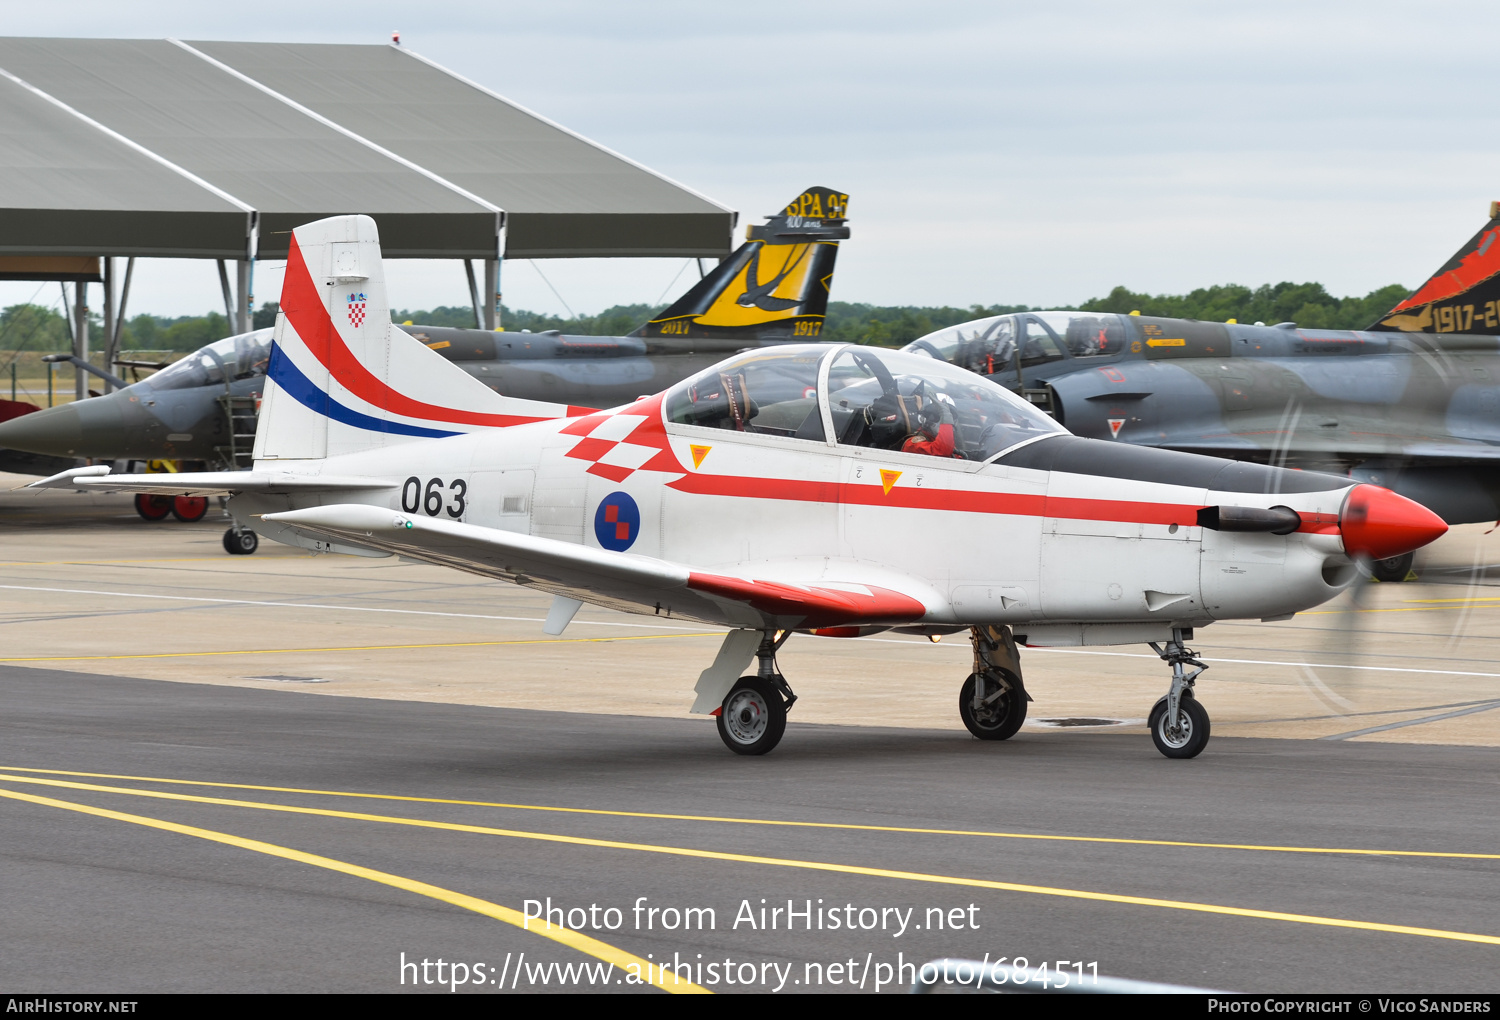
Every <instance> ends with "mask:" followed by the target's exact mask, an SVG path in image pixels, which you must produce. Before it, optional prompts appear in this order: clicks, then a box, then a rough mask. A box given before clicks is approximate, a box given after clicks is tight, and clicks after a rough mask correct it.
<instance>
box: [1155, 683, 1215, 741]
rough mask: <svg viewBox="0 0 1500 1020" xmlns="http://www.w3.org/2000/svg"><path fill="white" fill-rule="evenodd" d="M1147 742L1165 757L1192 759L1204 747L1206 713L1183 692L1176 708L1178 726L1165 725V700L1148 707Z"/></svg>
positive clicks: (1206, 725) (1187, 693) (1196, 701)
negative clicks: (1148, 729)
mask: <svg viewBox="0 0 1500 1020" xmlns="http://www.w3.org/2000/svg"><path fill="white" fill-rule="evenodd" d="M1148 725H1150V727H1151V740H1152V742H1153V743H1155V744H1156V749H1157V750H1158V751H1160V752H1161V753H1162V754H1164V755H1166V756H1167V757H1168V758H1196V757H1197V756H1198V753H1199V752H1200V751H1202V750H1203V748H1204V747H1206V746H1207V745H1208V713H1207V712H1206V711H1204V708H1203V706H1202V705H1200V704H1198V699H1197V698H1195V697H1193V693H1192V691H1184V692H1183V693H1182V698H1181V701H1180V702H1179V706H1178V725H1176V726H1172V725H1169V724H1168V723H1167V699H1166V698H1162V699H1161V700H1160V701H1158V702H1157V703H1156V704H1155V705H1152V706H1151V715H1150V718H1149V719H1148Z"/></svg>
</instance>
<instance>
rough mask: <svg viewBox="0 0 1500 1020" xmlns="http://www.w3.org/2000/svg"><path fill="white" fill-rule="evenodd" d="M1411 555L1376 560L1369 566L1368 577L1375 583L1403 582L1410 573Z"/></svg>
mask: <svg viewBox="0 0 1500 1020" xmlns="http://www.w3.org/2000/svg"><path fill="white" fill-rule="evenodd" d="M1412 556H1413V554H1412V553H1406V554H1405V555H1403V556H1392V557H1391V558H1390V559H1386V560H1376V561H1375V562H1373V563H1371V564H1370V576H1371V577H1373V578H1375V580H1377V581H1387V582H1389V581H1404V580H1406V577H1407V575H1408V574H1410V573H1411V563H1412Z"/></svg>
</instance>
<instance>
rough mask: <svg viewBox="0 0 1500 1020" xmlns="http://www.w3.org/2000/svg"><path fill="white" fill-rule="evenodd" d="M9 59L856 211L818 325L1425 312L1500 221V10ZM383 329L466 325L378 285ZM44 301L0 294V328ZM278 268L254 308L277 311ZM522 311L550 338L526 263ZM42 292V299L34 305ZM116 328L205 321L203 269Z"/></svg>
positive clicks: (614, 14)
mask: <svg viewBox="0 0 1500 1020" xmlns="http://www.w3.org/2000/svg"><path fill="white" fill-rule="evenodd" d="M0 14H3V15H4V18H3V21H0V24H3V26H4V31H5V32H6V33H7V34H12V35H69V36H79V35H82V36H97V37H125V36H131V37H147V38H153V37H154V38H159V37H164V36H169V35H171V36H177V37H180V38H187V39H195V38H196V39H234V40H256V41H295V42H345V43H379V42H384V41H386V40H387V39H388V38H389V35H390V32H391V30H392V29H400V30H401V33H402V41H403V43H404V44H405V45H407V46H408V47H410V48H411V49H414V50H416V51H418V52H420V53H422V54H423V55H425V56H427V57H429V58H431V59H433V60H435V61H437V62H439V63H442V64H444V65H446V66H448V67H451V68H453V69H454V70H456V71H458V72H460V73H462V74H464V75H467V76H468V77H471V78H474V79H476V80H478V81H479V82H481V83H483V84H484V85H487V86H489V87H490V88H492V89H495V90H496V91H498V92H500V93H501V94H503V95H505V96H508V97H510V98H512V99H514V100H515V101H517V102H519V103H521V104H523V105H525V106H528V107H530V108H532V109H534V110H537V111H538V112H540V113H543V114H545V115H547V116H549V117H551V118H553V119H554V120H557V121H560V122H561V123H563V124H565V125H567V126H568V127H571V128H573V129H574V130H576V131H579V132H581V133H582V134H584V135H586V136H588V137H591V138H593V139H595V140H597V141H599V142H601V143H603V144H605V145H607V146H609V147H611V148H613V149H616V150H617V151H619V152H622V153H624V154H626V155H628V156H630V157H632V158H634V159H637V160H639V161H641V162H643V163H645V164H646V165H648V166H650V167H652V168H654V169H656V170H658V171H660V172H662V173H664V174H666V175H668V176H670V177H673V178H675V179H677V180H679V181H681V182H683V183H685V184H687V185H690V186H691V187H693V188H695V189H697V190H699V191H701V192H704V193H705V194H708V195H710V196H712V197H714V198H716V199H717V200H719V201H721V202H723V203H725V204H726V205H729V206H730V207H732V208H735V209H738V210H740V212H741V224H742V226H743V224H744V223H746V222H747V221H748V222H759V221H760V217H761V216H763V215H764V214H766V213H769V212H771V211H772V210H774V209H776V208H778V207H779V206H781V205H782V204H784V203H785V202H786V201H787V200H788V199H789V198H791V197H792V196H794V195H796V194H797V193H798V192H800V191H801V190H802V188H804V187H805V186H807V185H811V184H821V185H826V186H828V187H832V188H836V189H839V190H842V191H846V192H848V193H849V195H850V218H851V227H852V230H853V238H852V239H851V240H850V241H848V242H846V243H845V244H844V247H843V250H842V252H841V254H840V259H839V268H838V278H837V280H836V282H835V285H834V297H835V298H836V299H843V300H850V301H870V302H874V303H877V304H918V305H922V304H955V305H970V304H975V303H981V304H992V303H1026V304H1033V305H1037V304H1041V305H1046V304H1062V303H1072V302H1077V301H1081V300H1084V299H1086V298H1088V297H1091V296H1095V295H1099V294H1102V293H1104V292H1106V291H1108V290H1109V288H1111V287H1113V286H1115V285H1117V284H1124V285H1126V286H1128V287H1130V288H1132V289H1134V290H1145V291H1151V292H1169V293H1177V292H1182V291H1186V290H1189V289H1191V288H1193V287H1198V286H1204V285H1208V284H1213V283H1224V282H1231V281H1232V282H1240V283H1245V284H1249V285H1256V284H1260V283H1264V282H1268V281H1270V282H1274V281H1278V280H1297V281H1302V280H1317V281H1320V282H1322V283H1324V284H1326V285H1327V286H1328V287H1329V289H1330V290H1331V291H1333V292H1334V293H1335V294H1356V293H1357V294H1363V293H1365V292H1367V291H1370V290H1372V289H1374V288H1376V287H1379V286H1382V285H1385V284H1388V283H1403V284H1406V285H1408V286H1415V285H1416V284H1418V283H1420V282H1421V281H1422V280H1424V279H1425V278H1426V277H1427V276H1428V275H1429V274H1430V273H1431V271H1432V270H1434V269H1436V268H1437V266H1438V265H1439V264H1441V263H1442V262H1443V260H1445V259H1446V258H1447V257H1448V256H1449V255H1450V254H1451V253H1452V252H1453V251H1454V250H1455V249H1456V248H1457V247H1458V246H1459V244H1460V243H1461V242H1462V241H1464V240H1465V239H1467V238H1468V237H1469V235H1471V234H1472V233H1473V232H1474V231H1475V230H1476V229H1478V227H1479V226H1480V225H1482V224H1483V222H1484V219H1485V215H1486V212H1487V206H1488V203H1489V201H1490V200H1491V199H1492V198H1500V173H1497V171H1500V114H1497V112H1496V106H1497V104H1496V102H1495V96H1496V79H1497V71H1496V61H1495V58H1494V55H1493V51H1494V47H1495V39H1496V38H1497V35H1500V33H1497V28H1500V7H1497V6H1496V5H1495V4H1493V3H1470V2H1445V3H1443V4H1414V3H1410V2H1407V3H1399V4H1398V3H1381V2H1374V0H1363V2H1360V3H1342V2H1339V3H1317V2H1309V0H1301V2H1295V3H1287V2H1264V0H1263V2H1261V3H1258V4H1254V5H1248V4H1247V5H1230V4H1224V3H1205V2H1198V3H1145V4H1141V3H1137V4H1131V3H1120V2H1089V0H1076V2H1068V0H1053V2H1051V3H1047V4H1038V3H1035V2H1028V3H1006V2H987V3H977V2H956V0H925V2H922V3H910V2H906V3H887V2H881V0H860V2H831V3H818V2H808V0H795V2H784V0H759V2H757V3H753V4H744V3H733V4H731V3H704V2H702V0H691V2H676V0H634V2H630V3H620V2H599V0H548V2H545V3H538V2H536V0H528V2H515V0H483V2H477V3H442V2H426V3H422V4H411V3H393V2H358V3H347V4H334V5H324V4H308V3H305V2H296V3H288V2H285V0H261V2H259V3H256V4H250V5H246V6H245V7H244V8H236V7H233V6H231V5H219V4H214V5H209V4H203V3H199V2H178V0H133V2H131V3H125V4H122V3H119V2H117V0H110V2H102V0H101V2H92V0H90V2H77V0H60V2H59V0H54V2H52V3H49V4H36V3H30V2H26V3H23V2H20V0H0ZM539 265H540V268H541V270H542V272H543V273H545V274H546V276H547V278H548V279H550V280H551V282H552V283H553V284H554V285H555V286H556V289H557V291H558V292H559V293H560V294H561V296H562V298H563V299H564V300H565V301H566V302H567V304H568V305H569V306H571V307H572V308H573V309H574V310H576V311H578V312H594V311H598V310H599V309H601V308H604V307H607V306H609V305H612V304H615V303H618V302H628V301H655V300H657V299H658V298H659V297H660V296H661V295H662V294H663V293H664V292H665V293H668V295H669V296H670V295H671V294H675V293H678V292H679V291H680V290H681V289H683V284H684V282H685V281H686V280H687V279H688V276H687V275H686V274H684V275H682V276H681V277H678V278H677V280H676V283H675V284H674V283H673V282H672V281H673V279H674V277H677V274H678V273H679V272H681V271H682V269H683V261H682V260H634V259H632V260H549V261H546V262H542V263H539ZM391 278H392V288H393V294H392V301H393V303H394V304H396V305H398V306H406V307H429V306H431V305H435V304H465V303H467V289H466V284H465V283H464V277H463V272H462V269H461V267H460V266H459V265H458V264H457V263H420V264H418V263H393V265H392V270H391ZM35 288H36V285H35V284H31V285H19V284H4V285H0V303H3V304H9V303H12V302H13V301H17V300H25V299H27V298H28V297H29V296H30V295H31V293H32V292H33V291H34V290H35ZM278 289H279V278H278V277H277V276H276V274H275V272H274V269H272V267H265V268H264V269H263V270H262V271H261V272H260V273H259V275H258V278H257V286H256V294H257V299H258V300H274V299H275V297H276V293H275V292H276V291H277V290H278ZM504 290H505V300H506V303H507V304H508V305H510V306H511V307H521V308H531V309H534V310H538V311H557V312H562V311H563V306H562V305H561V304H560V303H559V299H558V298H557V297H555V296H554V295H553V293H552V291H551V290H550V289H549V288H548V287H547V286H546V285H545V283H544V282H543V280H542V278H541V276H540V275H539V274H538V273H537V271H536V268H535V267H533V266H532V265H530V264H528V263H523V262H516V263H510V264H508V267H507V271H506V275H505V287H504ZM55 292H56V285H55V284H53V285H49V286H48V288H47V289H46V290H45V291H44V293H43V297H42V299H43V300H47V299H48V298H50V297H52V296H53V295H55ZM131 304H132V306H133V307H132V310H133V311H152V312H155V313H157V314H173V315H180V314H189V313H201V312H204V311H207V310H209V309H210V308H213V307H216V306H217V307H222V302H221V301H220V299H219V288H218V282H217V275H216V271H215V270H214V268H213V265H212V263H210V262H190V261H184V262H157V263H155V264H146V265H144V266H143V267H142V269H141V270H140V271H139V276H138V282H137V285H136V288H135V292H134V295H133V298H132V301H131Z"/></svg>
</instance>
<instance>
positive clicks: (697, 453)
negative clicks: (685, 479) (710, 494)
mask: <svg viewBox="0 0 1500 1020" xmlns="http://www.w3.org/2000/svg"><path fill="white" fill-rule="evenodd" d="M688 449H689V450H692V451H693V467H694V468H695V469H696V468H700V467H702V466H703V458H704V457H707V456H708V451H709V450H712V449H713V447H712V446H689V447H688Z"/></svg>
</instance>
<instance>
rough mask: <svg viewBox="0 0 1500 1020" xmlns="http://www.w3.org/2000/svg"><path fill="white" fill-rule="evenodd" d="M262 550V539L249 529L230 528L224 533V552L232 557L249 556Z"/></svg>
mask: <svg viewBox="0 0 1500 1020" xmlns="http://www.w3.org/2000/svg"><path fill="white" fill-rule="evenodd" d="M259 548H260V539H259V538H257V537H256V536H255V532H253V531H251V530H250V529H248V528H230V529H229V530H228V531H226V532H224V551H225V552H227V553H228V554H229V555H231V556H249V555H250V554H251V553H253V552H254V551H255V550H256V549H259Z"/></svg>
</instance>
